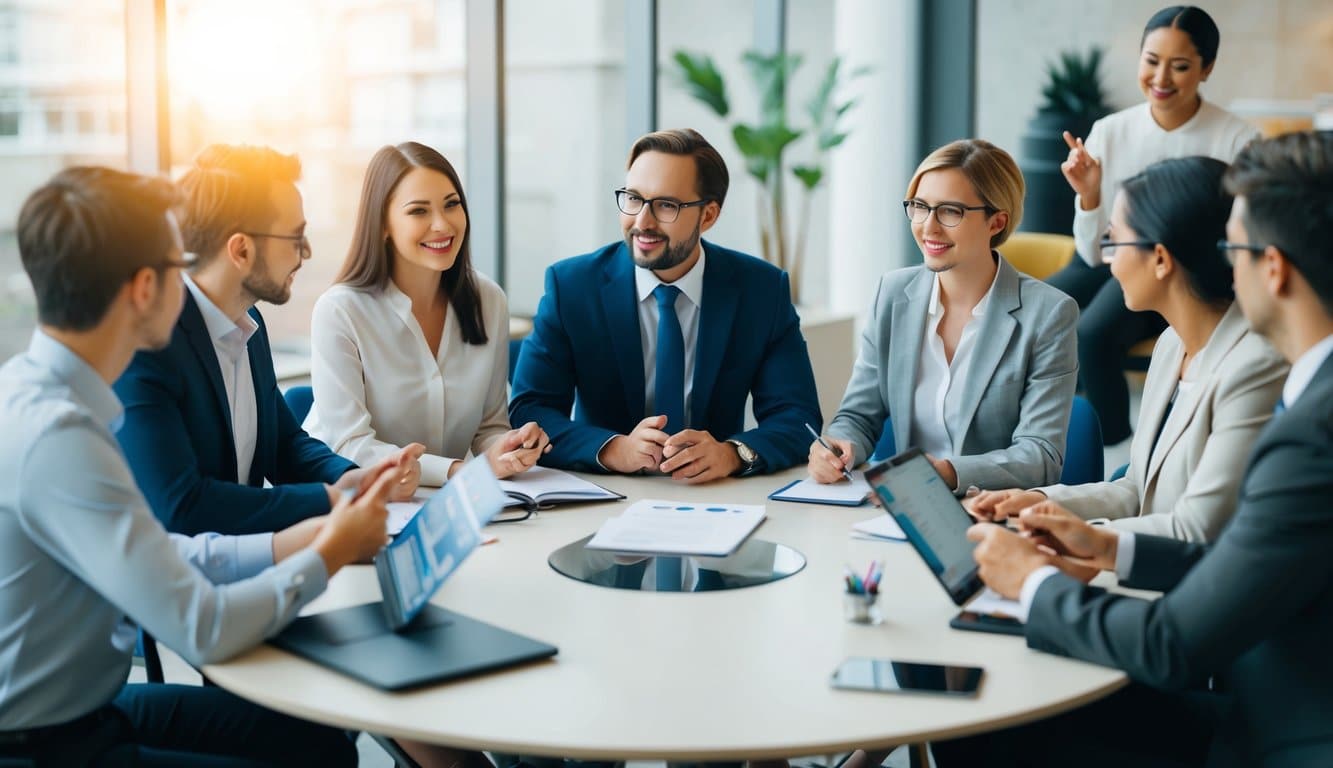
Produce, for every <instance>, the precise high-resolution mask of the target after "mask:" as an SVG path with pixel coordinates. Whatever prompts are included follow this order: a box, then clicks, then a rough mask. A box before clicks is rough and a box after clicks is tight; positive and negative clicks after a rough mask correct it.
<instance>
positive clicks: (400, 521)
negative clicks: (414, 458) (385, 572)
mask: <svg viewBox="0 0 1333 768" xmlns="http://www.w3.org/2000/svg"><path fill="white" fill-rule="evenodd" d="M499 482H500V490H501V491H503V492H504V494H505V498H504V506H506V507H542V508H544V507H548V506H550V505H553V504H563V503H575V502H584V501H619V500H620V499H623V498H625V496H624V495H623V494H619V493H616V492H615V491H611V490H607V489H606V488H603V487H602V486H600V485H598V484H596V483H590V482H588V481H587V480H584V479H583V478H581V477H578V476H575V475H571V474H570V473H568V472H562V471H560V470H558V469H551V468H549V467H533V468H532V469H529V470H528V471H527V472H523V473H521V474H518V475H515V476H513V477H511V478H509V479H507V480H501V481H499ZM434 491H435V489H434V488H425V487H423V488H421V490H419V491H417V495H416V496H413V497H412V498H411V499H410V500H408V501H393V502H389V504H388V505H387V506H388V508H389V535H390V536H397V535H398V533H399V531H401V530H403V526H405V525H407V523H408V521H409V520H411V519H412V517H413V515H415V514H416V513H417V510H418V509H421V506H422V505H423V504H425V503H426V499H427V498H428V497H429V494H430V493H432V492H434Z"/></svg>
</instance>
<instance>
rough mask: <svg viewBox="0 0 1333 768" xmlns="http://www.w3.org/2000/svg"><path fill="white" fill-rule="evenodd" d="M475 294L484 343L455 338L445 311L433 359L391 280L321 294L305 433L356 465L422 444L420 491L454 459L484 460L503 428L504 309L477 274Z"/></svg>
mask: <svg viewBox="0 0 1333 768" xmlns="http://www.w3.org/2000/svg"><path fill="white" fill-rule="evenodd" d="M477 291H478V294H479V296H480V299H481V313H482V322H483V326H484V327H485V329H486V343H485V344H481V345H476V344H468V343H466V342H464V341H463V337H462V334H461V331H460V329H459V323H458V315H457V313H456V312H455V311H454V308H453V306H452V305H450V306H449V308H448V310H447V311H446V313H445V318H444V332H443V335H442V336H441V338H440V348H439V353H438V354H435V355H432V354H431V351H430V346H429V345H428V344H427V343H426V336H425V334H424V333H422V330H421V325H420V324H419V323H418V322H417V319H416V316H414V315H413V314H412V300H411V299H409V298H408V297H407V295H406V294H404V293H403V292H402V291H401V290H399V289H398V286H396V285H394V284H393V282H392V281H390V282H389V284H388V285H386V286H385V288H384V289H383V290H382V291H375V290H363V289H359V288H351V287H349V286H346V285H335V286H333V287H332V288H330V289H329V290H327V291H325V292H324V295H323V296H320V297H319V300H318V301H317V302H315V310H314V315H313V317H312V318H311V329H310V342H311V352H312V358H311V366H312V367H311V379H312V382H313V385H314V390H315V405H314V407H313V408H311V409H310V415H309V416H308V417H307V418H306V422H305V429H306V431H307V432H309V433H310V434H311V435H312V436H314V437H316V438H318V439H320V440H323V441H324V442H325V443H327V444H328V445H329V447H330V448H332V449H333V450H335V451H337V452H338V453H340V454H342V455H343V456H345V457H346V458H348V459H351V460H352V461H355V462H356V463H357V464H360V465H361V466H363V467H368V466H372V465H374V464H375V463H376V462H378V461H379V460H381V459H383V458H385V457H387V456H390V455H392V454H394V453H396V452H397V451H399V450H400V449H401V448H402V446H404V445H407V444H408V443H413V442H416V443H421V444H423V445H425V446H426V453H425V454H424V455H423V456H422V457H421V484H422V485H444V482H445V480H447V479H448V477H449V468H450V467H451V466H452V465H453V464H454V462H456V461H461V460H462V459H463V458H464V457H465V456H466V455H467V454H468V452H469V451H471V452H472V454H473V455H481V454H482V453H485V451H486V449H487V448H488V447H490V445H491V443H493V442H495V441H496V440H498V439H499V438H500V436H501V435H503V434H504V433H505V432H507V431H509V414H508V411H507V409H508V401H509V397H508V386H507V385H508V374H509V303H508V301H507V300H506V299H505V295H504V291H503V290H501V289H500V286H498V285H496V284H495V283H494V282H493V281H491V280H489V279H487V278H486V277H484V276H483V275H480V274H478V275H477Z"/></svg>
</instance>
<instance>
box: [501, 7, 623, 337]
mask: <svg viewBox="0 0 1333 768" xmlns="http://www.w3.org/2000/svg"><path fill="white" fill-rule="evenodd" d="M578 8H579V10H578V12H577V13H576V14H571V13H570V10H569V4H566V3H551V2H545V0H507V2H506V3H505V62H504V66H505V76H506V81H505V89H506V90H505V133H506V147H505V176H506V179H505V184H506V188H505V193H504V198H505V240H506V254H505V258H506V261H507V264H506V267H505V271H506V273H507V274H506V281H505V289H506V292H507V293H508V294H509V309H510V311H511V312H513V313H514V314H532V313H534V312H535V311H536V310H537V301H538V300H539V299H540V298H541V294H542V274H543V272H544V271H545V269H546V267H547V266H548V265H550V264H551V263H553V262H555V261H557V260H559V259H563V258H566V257H569V256H577V255H578V254H581V253H588V252H589V251H592V250H595V249H597V248H599V247H601V246H603V245H605V244H606V243H609V242H613V241H615V240H618V239H619V238H620V230H619V225H618V221H619V217H618V214H617V212H616V206H615V201H614V200H613V199H612V197H611V192H612V190H614V189H615V188H616V187H617V186H619V184H620V183H621V182H623V181H624V163H625V155H626V153H627V152H628V151H629V147H628V146H627V145H626V140H625V77H624V69H625V9H624V7H623V4H622V2H621V0H581V2H580V3H578Z"/></svg>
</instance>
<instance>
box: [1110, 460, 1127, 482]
mask: <svg viewBox="0 0 1333 768" xmlns="http://www.w3.org/2000/svg"><path fill="white" fill-rule="evenodd" d="M1127 474H1129V465H1128V464H1121V465H1120V466H1118V467H1116V468H1115V471H1114V472H1112V473H1111V477H1110V478H1108V479H1109V480H1110V481H1111V482H1115V481H1116V480H1119V479H1120V478H1122V477H1124V476H1125V475H1127Z"/></svg>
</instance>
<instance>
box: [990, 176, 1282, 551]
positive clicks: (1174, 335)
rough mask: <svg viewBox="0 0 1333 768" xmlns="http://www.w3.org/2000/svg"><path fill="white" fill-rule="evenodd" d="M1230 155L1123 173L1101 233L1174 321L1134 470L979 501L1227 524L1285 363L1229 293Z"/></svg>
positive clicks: (1162, 349)
mask: <svg viewBox="0 0 1333 768" xmlns="http://www.w3.org/2000/svg"><path fill="white" fill-rule="evenodd" d="M1226 167H1227V166H1226V163H1223V162H1222V161H1220V160H1215V159H1213V158H1210V157H1186V158H1176V159H1172V160H1163V161H1161V162H1159V163H1155V164H1153V165H1151V166H1149V167H1148V168H1147V169H1146V170H1144V171H1143V172H1142V173H1140V174H1138V175H1136V176H1133V177H1131V178H1129V179H1128V180H1126V181H1125V182H1124V184H1123V186H1122V187H1121V190H1120V193H1119V194H1118V195H1116V197H1115V203H1114V206H1113V207H1112V209H1111V224H1110V228H1109V229H1108V231H1107V233H1106V237H1105V238H1104V239H1103V240H1102V241H1101V243H1100V246H1099V247H1100V250H1101V253H1102V257H1103V258H1104V259H1106V261H1107V263H1108V264H1110V267H1111V272H1112V274H1113V275H1114V276H1115V278H1116V281H1117V282H1118V283H1119V285H1121V286H1123V289H1124V296H1125V304H1126V305H1128V307H1129V308H1130V309H1132V310H1135V311H1140V312H1144V311H1150V312H1156V313H1158V314H1160V315H1161V316H1162V317H1163V318H1165V320H1166V322H1167V323H1168V324H1169V327H1168V328H1167V330H1166V331H1165V332H1164V333H1163V334H1162V338H1161V341H1159V342H1158V344H1157V348H1156V349H1155V350H1153V356H1152V363H1151V365H1149V367H1148V379H1147V381H1146V382H1145V383H1144V387H1143V406H1142V408H1141V409H1140V412H1139V423H1138V428H1137V429H1136V430H1135V431H1134V442H1133V444H1132V445H1131V446H1130V463H1129V472H1128V473H1127V474H1126V475H1125V477H1123V478H1120V479H1119V480H1116V481H1114V482H1109V483H1087V484H1084V485H1076V486H1067V485H1054V486H1048V487H1045V488H1038V489H1036V490H1033V491H1021V490H1007V491H995V492H988V493H982V494H981V495H979V496H977V497H976V498H975V499H973V500H972V504H971V506H972V509H973V512H974V513H975V514H978V515H981V516H985V517H989V518H992V519H1003V518H1006V517H1009V516H1011V515H1016V514H1018V512H1019V511H1021V510H1022V509H1024V508H1026V507H1029V506H1031V505H1033V504H1036V503H1038V502H1041V501H1044V500H1045V499H1046V498H1048V497H1049V498H1050V499H1051V500H1053V501H1055V502H1057V503H1058V504H1060V505H1061V506H1062V507H1064V508H1065V509H1067V510H1068V511H1070V512H1073V513H1074V514H1076V515H1078V516H1079V517H1082V518H1084V519H1092V518H1111V523H1110V524H1111V525H1112V526H1114V527H1117V528H1120V529H1122V530H1127V531H1135V532H1138V533H1149V534H1154V535H1157V536H1168V537H1173V538H1178V539H1186V540H1190V541H1200V542H1208V541H1212V540H1214V539H1216V538H1217V536H1218V534H1220V533H1221V532H1222V529H1223V527H1225V526H1226V524H1227V521H1228V520H1230V519H1231V516H1232V514H1234V513H1235V511H1236V502H1237V497H1238V495H1239V492H1240V481H1241V477H1242V475H1244V472H1243V470H1244V468H1245V461H1246V457H1247V456H1248V454H1249V452H1250V447H1251V446H1252V445H1253V444H1254V441H1255V438H1257V437H1258V435H1259V431H1260V430H1261V429H1263V427H1264V425H1265V424H1267V423H1268V420H1269V418H1271V417H1272V415H1273V406H1274V404H1276V403H1277V400H1278V397H1279V395H1281V393H1282V384H1283V382H1284V381H1285V380H1286V378H1287V364H1286V362H1285V361H1284V360H1283V359H1282V357H1281V356H1280V355H1278V353H1277V352H1276V351H1275V350H1274V349H1273V348H1272V347H1271V346H1269V344H1268V342H1267V341H1265V340H1264V339H1263V338H1262V337H1260V336H1259V335H1258V334H1256V333H1254V332H1253V331H1252V330H1251V329H1250V326H1249V324H1248V323H1246V322H1245V317H1244V316H1243V315H1241V313H1240V308H1239V307H1238V306H1236V304H1235V303H1234V298H1235V294H1234V292H1233V290H1232V271H1231V267H1230V265H1229V264H1228V263H1227V260H1226V257H1225V256H1224V255H1223V254H1221V253H1219V251H1218V248H1217V243H1218V241H1219V240H1221V239H1225V236H1226V221H1227V217H1228V216H1229V215H1230V212H1231V196H1230V195H1228V194H1226V193H1225V192H1224V191H1223V190H1222V174H1223V172H1224V171H1225V170H1226Z"/></svg>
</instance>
